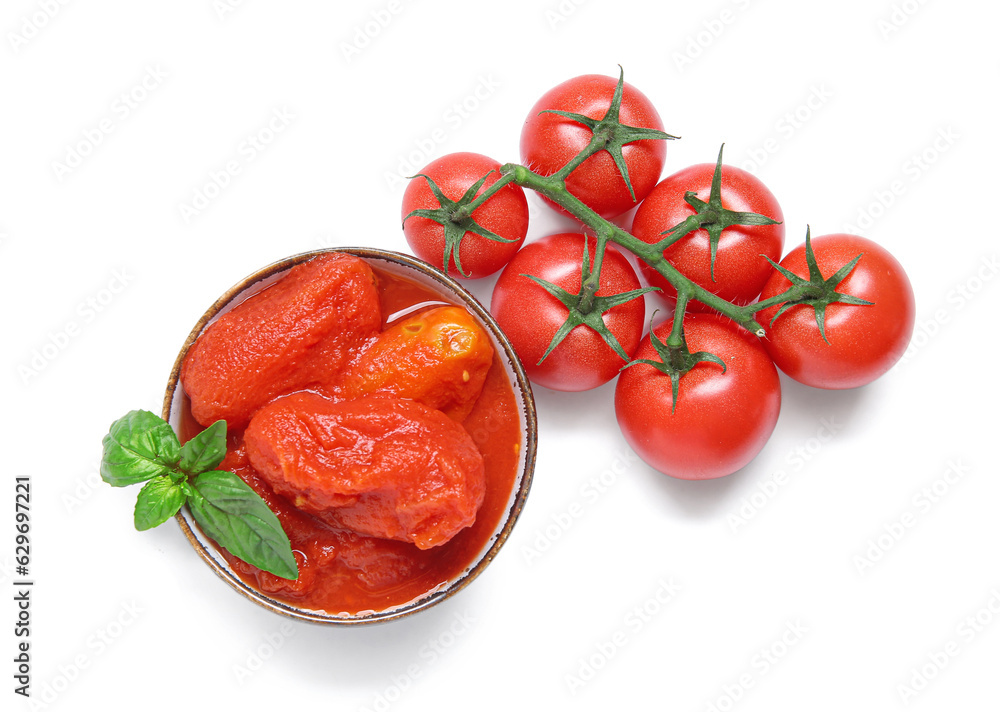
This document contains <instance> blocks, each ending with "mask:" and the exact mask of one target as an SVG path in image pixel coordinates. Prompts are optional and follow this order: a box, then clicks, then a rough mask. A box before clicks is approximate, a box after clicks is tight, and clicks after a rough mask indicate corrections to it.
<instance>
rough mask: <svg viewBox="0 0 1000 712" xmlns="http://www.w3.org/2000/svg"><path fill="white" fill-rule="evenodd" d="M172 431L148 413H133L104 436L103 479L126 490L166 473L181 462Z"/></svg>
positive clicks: (117, 421) (164, 423)
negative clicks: (129, 486) (128, 487)
mask: <svg viewBox="0 0 1000 712" xmlns="http://www.w3.org/2000/svg"><path fill="white" fill-rule="evenodd" d="M180 448H181V445H180V442H178V440H177V436H176V435H175V434H174V431H173V428H171V427H170V425H169V424H168V423H167V422H166V421H165V420H163V419H162V418H159V417H157V416H155V415H153V414H152V413H150V412H149V411H147V410H133V411H131V412H130V413H129V414H128V415H126V416H125V417H123V418H120V419H119V420H116V421H115V422H114V423H112V424H111V430H110V431H109V432H108V434H107V435H105V436H104V456H103V457H102V458H101V479H103V480H104V481H105V482H107V483H108V484H109V485H111V486H112V487H125V486H127V485H134V484H137V483H139V482H145V481H146V480H149V479H152V478H153V477H157V476H158V475H164V474H167V473H168V472H169V471H170V470H172V469H173V467H174V466H175V465H176V464H177V461H178V460H179V459H180Z"/></svg>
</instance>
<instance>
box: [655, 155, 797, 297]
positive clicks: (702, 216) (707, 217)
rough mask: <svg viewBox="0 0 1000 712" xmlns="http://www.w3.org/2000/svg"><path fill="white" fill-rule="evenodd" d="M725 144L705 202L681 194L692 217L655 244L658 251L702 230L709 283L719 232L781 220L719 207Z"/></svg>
mask: <svg viewBox="0 0 1000 712" xmlns="http://www.w3.org/2000/svg"><path fill="white" fill-rule="evenodd" d="M725 146H726V144H722V146H720V147H719V158H718V160H716V162H715V172H714V173H712V188H711V191H710V193H709V198H708V201H707V202H706V201H704V200H702V199H701V198H699V197H698V195H697V194H696V193H695V192H694V191H691V190H689V191H687V192H686V193H685V194H684V202H686V203H687V204H688V205H690V206H691V207H692V208H694V210H695V214H694V215H691V216H689V217H687V218H686V219H684V220H683V221H682V222H680V223H678V224H676V225H674V226H673V227H672V228H669V229H668V230H664V231H663V232H661V233H660V234H661V235H665V236H666V237H665V238H664V239H663V240H661V241H660V242H659V243H657V245H656V247H657V248H658V249H663V250H665V249H667V248H668V247H670V246H671V245H672V244H674V243H675V242H677V241H678V240H680V239H681V238H683V237H685V236H687V235H689V234H690V233H692V232H694V231H695V230H705V231H706V232H707V233H708V241H709V248H710V250H711V263H710V267H709V269H710V271H711V276H712V281H713V282H714V281H715V256H716V254H717V253H718V250H719V240H720V239H721V238H722V232H723V231H724V230H725V229H726V228H729V227H732V226H733V225H778V224H780V221H778V220H774V219H773V218H769V217H767V216H766V215H760V214H759V213H747V212H738V211H735V210H729V209H728V208H725V207H723V205H722V151H723V149H724V148H725Z"/></svg>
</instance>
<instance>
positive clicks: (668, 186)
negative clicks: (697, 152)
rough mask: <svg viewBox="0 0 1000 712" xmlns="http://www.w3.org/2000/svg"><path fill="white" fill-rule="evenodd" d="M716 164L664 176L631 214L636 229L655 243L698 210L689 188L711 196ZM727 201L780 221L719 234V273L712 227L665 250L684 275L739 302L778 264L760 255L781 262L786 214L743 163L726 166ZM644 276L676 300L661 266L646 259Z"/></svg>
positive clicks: (753, 295) (754, 292)
mask: <svg viewBox="0 0 1000 712" xmlns="http://www.w3.org/2000/svg"><path fill="white" fill-rule="evenodd" d="M714 172H715V164H713V163H702V164H698V165H695V166H690V167H688V168H685V169H683V170H681V171H678V172H677V173H674V174H673V175H670V176H667V177H666V178H664V179H663V180H662V181H660V183H658V184H657V186H656V187H655V188H654V189H653V191H652V192H651V193H650V194H649V196H648V197H647V198H646V199H645V200H644V201H643V202H642V204H641V205H640V206H639V209H638V210H637V211H636V213H635V217H634V218H633V220H632V234H633V235H635V236H636V237H637V238H639V239H640V240H642V241H643V242H647V243H649V244H653V243H656V242H659V241H660V240H661V239H663V236H662V235H661V234H660V233H662V232H664V231H666V230H669V229H670V228H672V227H673V226H675V225H677V224H678V223H680V222H682V221H684V220H685V219H686V218H687V217H688V216H690V215H694V214H695V213H696V212H697V211H696V210H695V209H694V208H692V207H691V206H690V205H688V204H687V203H686V202H685V201H684V194H685V193H686V192H687V191H694V192H695V193H696V194H697V195H698V197H699V198H700V199H701V200H705V201H707V200H708V198H709V195H710V193H711V188H712V175H713V173H714ZM722 206H723V207H724V208H726V209H728V210H732V211H735V212H750V213H757V214H759V215H764V216H766V217H769V218H771V219H772V220H777V221H778V222H779V224H778V225H733V226H731V227H728V228H726V229H725V230H724V231H723V233H722V237H721V238H720V239H719V246H718V251H717V253H716V257H715V279H714V281H713V279H712V271H711V257H712V253H711V247H710V243H709V238H708V233H707V232H706V231H705V230H704V229H701V230H697V231H696V232H693V233H691V234H690V235H688V236H687V237H684V238H682V239H681V240H679V241H678V242H676V243H674V244H673V245H671V246H670V247H669V248H667V249H666V250H665V251H664V253H663V254H664V256H665V257H666V258H667V260H669V261H670V263H671V264H673V265H674V266H675V267H676V268H677V269H679V270H680V271H681V272H682V273H683V274H684V275H686V276H687V277H689V278H690V279H691V280H692V281H694V282H696V283H697V284H699V285H700V286H702V287H704V288H705V289H707V290H708V291H710V292H712V293H714V294H717V295H719V296H720V297H722V298H723V299H725V300H727V301H730V302H733V303H735V304H738V305H744V304H749V303H750V302H752V301H753V300H754V299H756V298H757V295H758V294H760V291H761V289H763V287H764V283H765V282H767V279H768V277H770V275H771V272H772V271H773V268H772V267H771V265H770V264H769V263H768V261H767V260H766V259H764V258H763V257H762V256H761V255H767V256H768V257H770V258H771V259H772V260H774V261H775V262H777V261H778V260H779V259H781V253H782V248H783V246H784V244H785V226H784V224H781V223H783V221H784V217H783V215H782V212H781V206H780V205H778V201H777V199H776V198H775V197H774V195H773V194H772V193H771V191H770V190H768V188H767V186H765V185H764V184H763V183H762V182H761V181H760V180H759V179H758V178H757V177H756V176H754V175H753V174H751V173H748V172H747V171H744V170H742V169H741V168H736V167H734V166H727V165H723V166H722ZM640 270H641V272H642V276H643V278H644V279H645V280H646V281H647V282H648V283H649V284H650V285H651V286H654V287H659V288H660V289H661V290H662V291H661V292H659V294H660V295H661V296H662V297H663V298H664V299H665V300H667V302H668V303H674V302H676V300H677V290H675V289H674V288H673V286H672V285H671V284H670V282H668V281H667V279H666V278H665V277H663V276H662V275H661V274H660V273H659V272H657V271H656V270H654V269H653V268H651V267H649V266H648V265H646V264H645V263H643V264H642V265H641V266H640ZM689 308H691V309H693V310H696V311H706V310H707V307H705V306H704V305H703V304H701V302H692V303H691V304H690V307H689Z"/></svg>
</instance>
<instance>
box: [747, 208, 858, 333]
mask: <svg viewBox="0 0 1000 712" xmlns="http://www.w3.org/2000/svg"><path fill="white" fill-rule="evenodd" d="M863 255H864V253H863V252H860V253H858V254H857V255H856V256H855V257H854V259H852V260H851V261H850V262H848V263H847V264H846V265H844V266H843V267H841V268H840V269H839V270H837V271H836V272H834V273H833V274H832V275H831V276H830V277H827V278H825V279H824V277H823V273H822V272H821V271H820V268H819V265H818V264H817V262H816V253H815V252H813V248H812V241H811V237H810V229H809V227H808V226H807V227H806V265H807V266H808V268H809V279H804V278H802V277H800V276H798V275H797V274H795V273H794V272H792V271H791V270H788V269H785V268H784V267H782V266H781V265H779V264H778V263H776V262H775V261H774V260H772V259H770V258H768V257H765V259H767V261H768V262H770V263H771V265H772V266H773V267H774V268H775V269H776V270H778V271H779V272H780V273H781V274H782V275H784V276H785V278H786V279H788V281H789V282H791V283H792V286H791V287H790V288H789V289H788V290H787V291H786V292H784V293H782V294H779V295H777V296H775V297H774V298H773V299H770V300H766V301H763V302H758V303H757V304H755V305H754V306H755V307H756V308H757V309H758V310H759V309H764V308H766V307H768V306H773V305H774V304H780V303H781V302H784V304H782V306H781V308H780V309H778V311H777V312H776V313H775V315H774V316H773V317H771V324H774V322H775V320H776V319H777V318H778V317H779V316H781V315H782V314H784V313H785V312H786V311H788V310H789V309H791V308H792V307H795V306H799V305H806V306H810V307H812V308H813V311H814V312H815V313H816V326H817V327H819V335H820V336H822V337H823V341H825V342H826V343H827V344H829V343H830V340H829V339H827V338H826V329H825V323H826V308H827V306H829V305H830V304H833V303H840V304H854V305H858V306H871V305H872V304H874V302H870V301H868V300H866V299H861V298H859V297H854V296H851V295H850V294H842V293H840V292H838V291H837V285H838V284H840V283H841V282H842V281H843V280H844V279H845V278H846V277H847V275H849V274H850V273H851V270H853V269H854V266H855V265H856V264H857V263H858V260H860V259H861V257H862V256H863Z"/></svg>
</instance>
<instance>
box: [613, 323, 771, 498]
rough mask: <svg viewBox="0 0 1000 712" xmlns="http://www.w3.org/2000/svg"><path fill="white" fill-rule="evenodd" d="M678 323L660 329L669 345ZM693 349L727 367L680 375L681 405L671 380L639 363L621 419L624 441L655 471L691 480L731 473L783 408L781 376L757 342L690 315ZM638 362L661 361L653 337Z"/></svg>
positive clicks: (620, 396)
mask: <svg viewBox="0 0 1000 712" xmlns="http://www.w3.org/2000/svg"><path fill="white" fill-rule="evenodd" d="M672 326H673V324H672V320H668V321H667V322H664V323H662V324H660V325H659V326H658V327H656V328H655V329H654V333H655V334H656V336H657V337H658V338H659V339H660V340H661V341H663V342H666V340H667V337H668V336H669V335H670V330H671V327H672ZM684 333H685V337H686V339H687V344H688V349H689V350H690V351H691V352H692V353H695V352H697V351H707V352H709V353H712V354H715V355H716V356H718V357H719V358H721V359H722V361H723V362H724V363H725V364H726V369H725V371H724V372H723V369H722V367H721V366H719V365H718V364H716V363H711V362H701V363H698V364H696V365H695V366H694V367H693V368H692V369H691V370H690V371H688V372H687V373H685V374H683V375H682V376H681V377H680V382H679V384H678V389H677V403H676V407H674V402H673V395H672V389H671V382H670V376H668V375H666V374H665V373H663V372H661V371H659V370H658V369H656V368H654V367H653V366H650V365H647V364H643V363H639V364H635V365H634V366H629V367H628V368H627V369H625V370H624V371H622V374H621V376H619V378H618V384H617V386H616V388H615V415H616V416H617V418H618V425H619V426H620V427H621V430H622V434H623V435H624V436H625V440H626V441H627V442H628V444H629V445H630V446H631V447H632V449H634V450H635V451H636V453H637V454H638V455H639V457H641V458H642V459H643V460H644V461H645V462H646V463H647V464H648V465H650V466H651V467H653V468H655V469H657V470H659V471H660V472H662V473H664V474H666V475H670V476H671V477H677V478H680V479H685V480H707V479H713V478H715V477H723V476H725V475H730V474H732V473H734V472H736V471H737V470H739V469H740V468H742V467H744V466H745V465H746V464H747V463H749V462H750V461H751V460H752V459H753V458H754V457H755V456H756V455H757V453H758V452H760V450H761V448H763V447H764V444H765V443H766V442H767V440H768V438H769V437H770V436H771V433H772V432H773V431H774V426H775V424H776V423H777V422H778V412H779V411H780V410H781V384H780V382H779V379H778V371H777V369H776V368H775V367H774V363H772V361H771V359H770V358H769V357H768V355H767V352H766V351H765V350H764V347H763V346H761V344H760V342H759V341H758V340H757V338H756V337H755V336H753V335H752V334H750V333H749V332H747V331H745V330H743V329H741V328H739V327H737V326H736V325H734V324H733V323H732V322H731V321H729V320H727V319H724V318H722V317H720V316H718V315H717V314H704V313H691V312H688V314H687V315H686V316H685V317H684ZM633 358H635V359H650V360H653V361H660V360H661V359H660V358H659V356H658V355H657V353H656V350H655V348H654V346H653V344H652V341H651V339H650V337H649V335H647V336H646V337H645V338H644V339H643V340H642V343H641V344H640V345H639V348H638V350H637V351H636V353H635V355H634V357H633Z"/></svg>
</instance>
